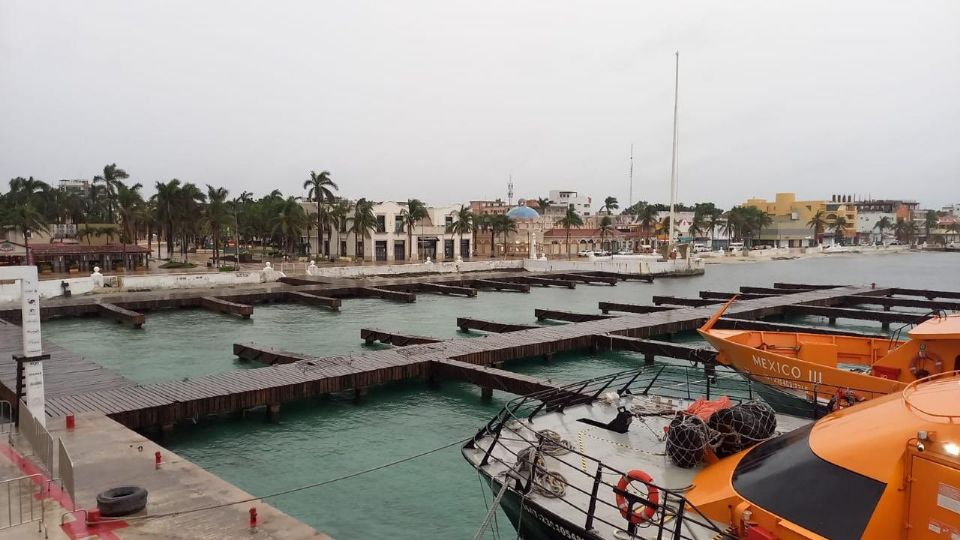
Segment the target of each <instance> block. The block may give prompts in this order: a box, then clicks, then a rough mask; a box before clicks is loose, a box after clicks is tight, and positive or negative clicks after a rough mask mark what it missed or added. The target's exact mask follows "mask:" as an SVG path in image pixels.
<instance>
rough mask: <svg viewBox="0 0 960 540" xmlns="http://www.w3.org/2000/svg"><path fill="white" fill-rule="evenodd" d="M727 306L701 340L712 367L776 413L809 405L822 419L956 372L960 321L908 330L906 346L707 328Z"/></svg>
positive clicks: (936, 321)
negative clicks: (745, 385) (744, 382)
mask: <svg viewBox="0 0 960 540" xmlns="http://www.w3.org/2000/svg"><path fill="white" fill-rule="evenodd" d="M731 302H733V300H731ZM731 302H728V303H727V304H726V305H724V306H723V307H722V308H720V310H719V311H717V313H715V314H714V315H713V316H712V317H711V318H710V320H709V321H707V323H706V324H704V325H703V327H701V328H700V330H699V331H700V335H702V336H703V337H704V339H706V340H707V341H708V342H710V344H711V345H713V347H714V348H715V349H716V350H717V351H718V352H719V354H718V355H717V362H718V363H720V364H722V365H726V366H729V367H731V368H733V369H735V370H736V371H738V372H740V373H741V374H743V375H744V376H746V377H748V378H750V379H751V380H753V381H755V382H757V383H760V384H758V385H757V386H758V388H757V391H758V393H760V394H761V395H762V396H763V397H764V399H765V400H766V401H768V402H769V403H770V404H771V405H773V406H774V408H776V409H777V410H780V411H783V412H788V413H794V414H796V413H798V412H800V411H809V410H810V408H811V406H812V407H814V408H818V409H819V410H820V411H819V412H820V413H823V412H826V410H835V409H837V408H841V407H845V406H848V405H851V404H853V403H856V402H859V401H864V400H867V399H871V398H875V397H878V396H883V395H887V394H889V393H891V392H896V391H899V390H902V389H903V388H904V387H905V386H906V385H907V384H909V383H911V382H913V381H916V380H918V379H922V378H924V377H927V376H930V375H937V374H939V373H944V372H947V371H954V370H960V315H948V316H939V317H935V318H931V319H928V320H927V321H925V322H923V323H920V324H918V325H917V326H915V327H914V328H913V329H911V330H910V331H909V332H908V335H909V337H910V339H909V340H906V341H903V340H898V339H893V338H890V339H887V338H872V337H851V336H841V335H830V334H812V333H811V334H807V333H803V332H765V331H755V330H724V329H717V328H714V325H715V324H716V322H717V320H718V319H719V318H720V317H721V316H722V315H723V314H724V312H725V311H726V309H727V308H728V307H729V306H730V303H731Z"/></svg>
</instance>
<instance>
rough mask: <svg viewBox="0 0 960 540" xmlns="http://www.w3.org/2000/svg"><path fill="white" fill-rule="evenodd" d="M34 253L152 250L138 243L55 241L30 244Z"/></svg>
mask: <svg viewBox="0 0 960 540" xmlns="http://www.w3.org/2000/svg"><path fill="white" fill-rule="evenodd" d="M30 250H31V251H33V254H34V255H81V254H91V253H123V252H124V251H126V252H127V253H150V250H149V249H147V248H145V247H143V246H138V245H136V244H106V245H102V246H88V245H87V244H65V243H62V242H55V243H50V244H30Z"/></svg>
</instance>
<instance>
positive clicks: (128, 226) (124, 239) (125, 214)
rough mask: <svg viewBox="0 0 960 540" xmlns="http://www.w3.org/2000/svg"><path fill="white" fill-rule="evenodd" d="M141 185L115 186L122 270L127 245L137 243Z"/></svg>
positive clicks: (125, 261)
mask: <svg viewBox="0 0 960 540" xmlns="http://www.w3.org/2000/svg"><path fill="white" fill-rule="evenodd" d="M141 188H143V185H141V184H139V183H137V184H133V185H132V186H127V185H126V184H123V183H118V184H117V185H116V189H117V200H116V204H117V218H118V221H119V225H120V243H121V244H122V245H123V247H122V252H123V255H122V258H121V261H123V266H124V268H126V267H127V244H128V243H130V244H136V243H137V227H138V226H139V223H140V220H141V219H142V218H143V196H142V195H140V189H141Z"/></svg>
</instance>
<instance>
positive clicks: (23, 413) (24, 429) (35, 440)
mask: <svg viewBox="0 0 960 540" xmlns="http://www.w3.org/2000/svg"><path fill="white" fill-rule="evenodd" d="M18 409H19V410H20V411H19V412H20V433H21V434H22V435H23V436H24V437H26V439H27V442H29V443H30V447H31V448H33V455H34V456H36V457H37V459H38V460H39V461H40V465H41V467H42V468H43V470H44V472H46V473H47V476H48V477H49V478H54V477H55V472H56V469H54V458H55V455H54V453H53V437H51V436H50V432H49V431H47V428H45V427H43V425H42V424H40V422H38V421H37V419H36V418H34V417H33V414H31V413H30V409H28V408H27V407H26V405H24V404H23V403H21V406H20V407H18Z"/></svg>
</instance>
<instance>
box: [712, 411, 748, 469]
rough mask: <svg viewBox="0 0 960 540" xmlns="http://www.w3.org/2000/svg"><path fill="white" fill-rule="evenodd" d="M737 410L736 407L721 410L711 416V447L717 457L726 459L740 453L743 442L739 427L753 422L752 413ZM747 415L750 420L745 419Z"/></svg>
mask: <svg viewBox="0 0 960 540" xmlns="http://www.w3.org/2000/svg"><path fill="white" fill-rule="evenodd" d="M735 409H736V408H735V407H731V408H729V409H720V410H719V411H717V412H715V413H713V414H712V415H710V420H709V421H708V422H707V426H708V427H709V428H710V430H711V437H710V446H711V447H712V448H713V453H714V454H716V455H717V457H726V456H729V455H731V454H736V453H737V452H739V451H740V450H741V447H742V442H741V439H740V432H739V431H738V430H737V426H741V425H744V424H746V423H751V422H752V421H753V415H752V413H749V412H747V413H744V411H742V410H735ZM746 415H749V416H750V419H749V420H748V419H747V418H745V416H746Z"/></svg>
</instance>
